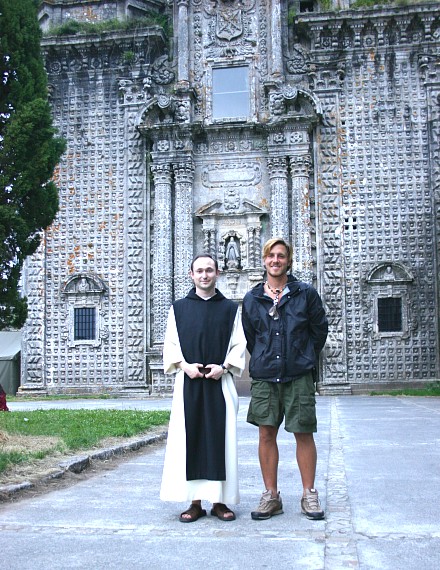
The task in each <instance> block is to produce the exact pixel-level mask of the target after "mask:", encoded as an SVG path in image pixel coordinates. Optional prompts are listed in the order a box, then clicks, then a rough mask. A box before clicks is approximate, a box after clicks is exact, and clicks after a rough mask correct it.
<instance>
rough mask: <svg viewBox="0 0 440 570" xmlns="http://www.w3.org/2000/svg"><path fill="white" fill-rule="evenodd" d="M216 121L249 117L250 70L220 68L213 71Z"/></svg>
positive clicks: (213, 112) (214, 115) (246, 68)
mask: <svg viewBox="0 0 440 570" xmlns="http://www.w3.org/2000/svg"><path fill="white" fill-rule="evenodd" d="M212 116H213V118H214V119H226V118H228V119H234V118H235V119H238V118H242V119H247V118H248V117H249V68H248V67H247V66H243V67H219V68H217V69H213V70H212Z"/></svg>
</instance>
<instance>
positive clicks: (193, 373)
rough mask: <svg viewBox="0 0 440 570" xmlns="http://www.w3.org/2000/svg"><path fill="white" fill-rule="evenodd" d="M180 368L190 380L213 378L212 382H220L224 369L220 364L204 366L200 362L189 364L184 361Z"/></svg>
mask: <svg viewBox="0 0 440 570" xmlns="http://www.w3.org/2000/svg"><path fill="white" fill-rule="evenodd" d="M178 366H179V368H181V369H182V370H183V371H184V372H185V374H186V375H187V376H189V377H190V378H211V379H212V380H220V378H221V377H222V374H223V368H222V366H221V365H220V364H207V365H206V366H204V365H203V364H200V362H193V363H192V364H189V362H185V361H182V362H180V363H179V365H178Z"/></svg>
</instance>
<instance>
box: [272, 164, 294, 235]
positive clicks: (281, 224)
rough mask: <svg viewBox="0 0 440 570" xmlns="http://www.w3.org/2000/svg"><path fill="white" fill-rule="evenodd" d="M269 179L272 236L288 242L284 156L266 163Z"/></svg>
mask: <svg viewBox="0 0 440 570" xmlns="http://www.w3.org/2000/svg"><path fill="white" fill-rule="evenodd" d="M267 166H268V173H269V179H270V190H271V191H270V207H271V208H270V209H271V225H272V236H274V237H275V236H276V237H282V238H284V239H286V240H289V213H288V212H289V208H288V205H289V196H288V188H287V176H288V172H287V160H286V158H285V157H284V156H279V157H274V158H269V159H268V161H267Z"/></svg>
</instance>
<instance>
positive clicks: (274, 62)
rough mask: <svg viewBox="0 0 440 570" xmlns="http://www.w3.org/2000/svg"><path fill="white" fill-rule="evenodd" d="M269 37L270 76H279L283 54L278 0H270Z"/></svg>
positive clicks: (281, 70)
mask: <svg viewBox="0 0 440 570" xmlns="http://www.w3.org/2000/svg"><path fill="white" fill-rule="evenodd" d="M271 15H272V18H271V38H272V54H271V55H272V58H271V73H272V77H274V78H277V77H281V76H282V74H283V56H282V50H281V6H280V0H272V9H271Z"/></svg>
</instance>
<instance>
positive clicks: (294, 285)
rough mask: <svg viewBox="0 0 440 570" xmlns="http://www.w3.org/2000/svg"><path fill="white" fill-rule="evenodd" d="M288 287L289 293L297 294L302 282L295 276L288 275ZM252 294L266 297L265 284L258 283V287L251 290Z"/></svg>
mask: <svg viewBox="0 0 440 570" xmlns="http://www.w3.org/2000/svg"><path fill="white" fill-rule="evenodd" d="M287 287H288V288H289V291H290V292H291V293H295V292H296V291H298V290H299V289H301V281H298V279H297V278H296V277H294V276H293V275H288V276H287ZM251 292H252V294H253V295H255V297H264V296H265V295H264V282H263V283H258V285H255V287H254V288H253V289H252V290H251Z"/></svg>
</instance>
